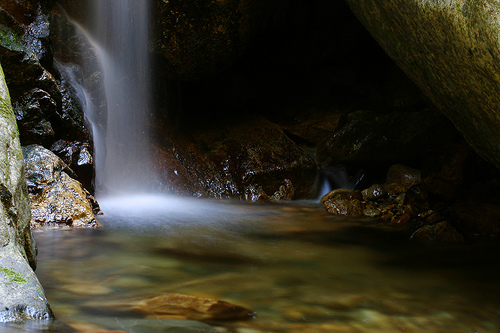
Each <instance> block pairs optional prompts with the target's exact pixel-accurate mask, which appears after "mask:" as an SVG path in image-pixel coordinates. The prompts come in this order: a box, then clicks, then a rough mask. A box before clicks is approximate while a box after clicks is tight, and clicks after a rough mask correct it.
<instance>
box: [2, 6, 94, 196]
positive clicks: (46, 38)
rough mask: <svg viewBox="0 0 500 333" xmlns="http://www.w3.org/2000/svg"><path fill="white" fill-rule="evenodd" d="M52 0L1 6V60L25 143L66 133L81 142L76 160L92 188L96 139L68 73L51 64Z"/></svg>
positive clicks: (47, 141)
mask: <svg viewBox="0 0 500 333" xmlns="http://www.w3.org/2000/svg"><path fill="white" fill-rule="evenodd" d="M51 2H52V1H43V2H38V1H22V2H19V1H12V2H9V4H8V5H7V6H6V7H4V9H6V11H5V10H2V11H0V20H1V21H0V23H2V24H0V30H1V33H0V36H1V37H0V61H1V62H2V64H3V65H4V66H5V76H6V80H7V84H8V86H9V90H10V93H11V97H12V101H13V105H14V109H15V113H16V118H17V121H18V124H19V129H20V134H21V141H22V144H23V145H29V144H40V145H43V146H44V147H46V148H49V147H51V146H52V145H53V144H54V142H55V141H57V140H61V139H64V140H66V141H70V142H74V144H76V145H79V146H82V147H83V146H85V147H86V148H85V150H83V149H80V152H79V155H81V157H82V158H80V159H79V161H84V158H83V157H85V156H84V155H86V156H87V158H85V163H86V165H85V166H83V164H82V163H80V164H78V165H76V164H72V165H71V166H72V167H74V170H75V172H77V173H78V174H79V176H80V179H81V180H82V182H83V183H84V184H85V187H86V188H87V189H89V190H90V191H93V177H94V175H93V159H92V158H89V157H92V155H93V142H92V136H91V133H90V131H89V130H88V125H87V124H86V122H85V119H84V115H83V112H82V106H81V103H80V101H79V97H78V96H77V92H76V91H75V90H74V89H72V87H71V85H70V82H69V79H68V78H67V76H66V73H64V72H60V71H59V70H58V69H56V68H54V67H53V52H52V43H51V25H50V23H49V15H48V14H47V12H46V10H47V9H49V8H50V7H51Z"/></svg>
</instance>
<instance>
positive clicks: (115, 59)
mask: <svg viewBox="0 0 500 333" xmlns="http://www.w3.org/2000/svg"><path fill="white" fill-rule="evenodd" d="M92 8H93V13H92V17H93V18H94V21H93V22H92V29H91V30H92V33H93V35H94V38H95V40H96V42H97V43H98V44H99V47H100V49H101V50H102V51H103V52H101V62H102V68H103V72H104V73H103V76H104V80H105V90H106V99H107V108H108V113H107V125H106V131H105V132H106V134H105V138H104V141H103V142H97V141H96V142H95V144H96V146H97V145H103V146H104V147H105V148H104V149H105V161H104V163H102V165H103V167H102V169H97V170H96V173H97V174H98V178H99V180H100V182H99V183H100V184H98V188H97V193H98V195H117V194H123V193H141V192H142V193H144V192H150V191H152V190H153V189H154V187H155V183H156V177H155V173H154V168H153V167H152V159H151V156H150V147H149V141H150V138H149V131H148V118H149V115H150V112H151V110H150V108H151V102H150V89H151V84H150V61H149V52H148V38H149V28H148V22H149V1H142V0H120V1H115V0H94V1H93V3H92Z"/></svg>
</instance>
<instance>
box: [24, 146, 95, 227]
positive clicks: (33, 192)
mask: <svg viewBox="0 0 500 333" xmlns="http://www.w3.org/2000/svg"><path fill="white" fill-rule="evenodd" d="M23 155H24V159H25V166H26V180H27V183H28V192H29V194H30V204H31V225H32V227H34V228H36V227H42V226H66V227H82V228H94V227H97V222H96V219H95V216H94V213H98V212H99V206H98V205H97V202H96V201H95V199H93V197H92V196H91V195H90V193H89V192H88V191H86V190H85V189H84V188H83V187H82V185H81V183H79V182H78V181H77V180H75V179H73V178H71V176H74V173H73V171H72V170H71V169H70V168H69V167H68V166H67V165H66V164H65V163H64V162H63V161H62V160H61V159H60V158H59V157H57V156H56V155H55V154H54V153H52V152H51V151H49V150H47V149H45V148H43V147H41V146H37V145H30V146H26V147H23ZM70 175H71V176H70Z"/></svg>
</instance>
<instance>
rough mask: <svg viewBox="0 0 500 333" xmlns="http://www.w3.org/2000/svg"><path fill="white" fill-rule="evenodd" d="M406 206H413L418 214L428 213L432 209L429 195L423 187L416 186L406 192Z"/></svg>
mask: <svg viewBox="0 0 500 333" xmlns="http://www.w3.org/2000/svg"><path fill="white" fill-rule="evenodd" d="M404 204H405V205H411V207H412V208H413V209H414V210H415V211H417V212H422V211H426V210H428V209H429V208H430V206H429V194H428V193H427V191H426V190H425V188H424V187H423V186H421V185H414V186H412V187H410V188H409V189H408V191H406V195H405V200H404Z"/></svg>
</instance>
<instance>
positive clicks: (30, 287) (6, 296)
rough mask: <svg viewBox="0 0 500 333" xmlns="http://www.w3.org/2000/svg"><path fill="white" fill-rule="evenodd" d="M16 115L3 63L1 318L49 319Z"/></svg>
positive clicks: (0, 82) (0, 92)
mask: <svg viewBox="0 0 500 333" xmlns="http://www.w3.org/2000/svg"><path fill="white" fill-rule="evenodd" d="M23 165H24V161H23V158H22V153H21V147H20V143H19V137H18V131H17V126H16V119H15V117H14V113H13V111H12V106H11V102H10V97H9V92H8V89H7V86H6V84H5V80H4V76H3V71H2V69H1V67H0V322H7V321H21V320H24V319H37V320H42V319H50V318H52V317H53V316H52V311H51V310H50V307H49V305H48V303H47V299H46V298H45V295H44V292H43V288H42V286H41V285H40V282H39V281H38V279H37V277H36V276H35V274H34V272H33V269H35V268H36V252H37V250H36V244H35V241H34V239H33V238H32V235H31V230H30V225H29V220H30V207H29V199H28V193H27V189H26V180H25V177H24V167H23Z"/></svg>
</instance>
